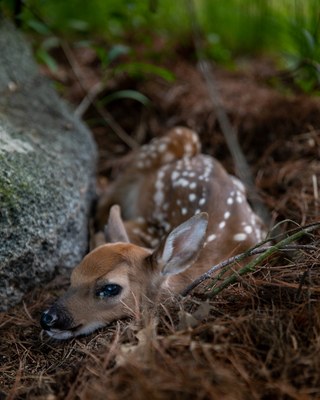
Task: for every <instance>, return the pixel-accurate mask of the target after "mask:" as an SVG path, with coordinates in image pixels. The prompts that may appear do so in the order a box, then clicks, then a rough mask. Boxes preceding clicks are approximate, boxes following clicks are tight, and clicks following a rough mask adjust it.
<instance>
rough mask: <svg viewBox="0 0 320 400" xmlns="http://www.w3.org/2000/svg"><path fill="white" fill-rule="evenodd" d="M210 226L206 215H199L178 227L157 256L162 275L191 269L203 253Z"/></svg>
mask: <svg viewBox="0 0 320 400" xmlns="http://www.w3.org/2000/svg"><path fill="white" fill-rule="evenodd" d="M207 225H208V215H207V214H206V213H201V214H197V215H196V216H194V217H192V218H190V219H189V220H187V221H186V222H184V223H183V224H181V225H179V226H178V227H176V228H175V229H174V230H173V231H172V232H171V233H170V234H169V235H168V236H167V238H166V239H165V242H164V246H163V250H162V251H160V252H159V254H157V260H158V263H159V264H161V265H162V271H161V274H162V275H176V274H179V273H180V272H182V271H184V270H186V269H187V268H189V267H190V266H191V265H192V263H193V262H194V261H195V260H196V258H197V257H198V255H199V252H200V251H201V249H202V247H203V244H204V240H205V236H206V230H207Z"/></svg>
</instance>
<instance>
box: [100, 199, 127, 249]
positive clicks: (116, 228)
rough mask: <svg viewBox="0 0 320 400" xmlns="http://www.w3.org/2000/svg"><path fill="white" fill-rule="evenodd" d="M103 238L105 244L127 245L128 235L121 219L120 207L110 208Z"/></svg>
mask: <svg viewBox="0 0 320 400" xmlns="http://www.w3.org/2000/svg"><path fill="white" fill-rule="evenodd" d="M104 236H105V238H106V241H107V243H117V242H124V243H129V238H128V234H127V231H126V228H125V226H124V223H123V221H122V218H121V210H120V206H118V205H117V204H115V205H113V206H112V207H111V208H110V212H109V219H108V223H107V225H106V226H105V227H104Z"/></svg>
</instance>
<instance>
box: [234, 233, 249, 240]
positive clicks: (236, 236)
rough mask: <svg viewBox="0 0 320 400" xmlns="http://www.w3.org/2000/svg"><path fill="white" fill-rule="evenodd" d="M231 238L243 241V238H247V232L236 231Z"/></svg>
mask: <svg viewBox="0 0 320 400" xmlns="http://www.w3.org/2000/svg"><path fill="white" fill-rule="evenodd" d="M233 239H234V240H235V241H236V242H243V241H245V240H246V239H247V234H246V233H236V234H235V235H234V236H233Z"/></svg>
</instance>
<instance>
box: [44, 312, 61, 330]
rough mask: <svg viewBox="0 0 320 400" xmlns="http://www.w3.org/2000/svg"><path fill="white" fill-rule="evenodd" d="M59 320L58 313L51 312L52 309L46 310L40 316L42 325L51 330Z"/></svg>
mask: <svg viewBox="0 0 320 400" xmlns="http://www.w3.org/2000/svg"><path fill="white" fill-rule="evenodd" d="M57 321H58V317H57V314H55V313H50V310H47V311H44V312H43V313H42V315H41V318H40V325H41V327H42V328H43V329H45V330H46V331H49V330H50V329H51V328H54V327H55V325H56V323H57Z"/></svg>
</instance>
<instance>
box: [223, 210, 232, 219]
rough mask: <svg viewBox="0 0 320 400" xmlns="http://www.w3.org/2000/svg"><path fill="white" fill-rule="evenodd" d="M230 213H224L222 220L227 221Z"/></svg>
mask: <svg viewBox="0 0 320 400" xmlns="http://www.w3.org/2000/svg"><path fill="white" fill-rule="evenodd" d="M230 215H231V214H230V211H226V212H225V213H224V215H223V218H224V219H228V218H230Z"/></svg>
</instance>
